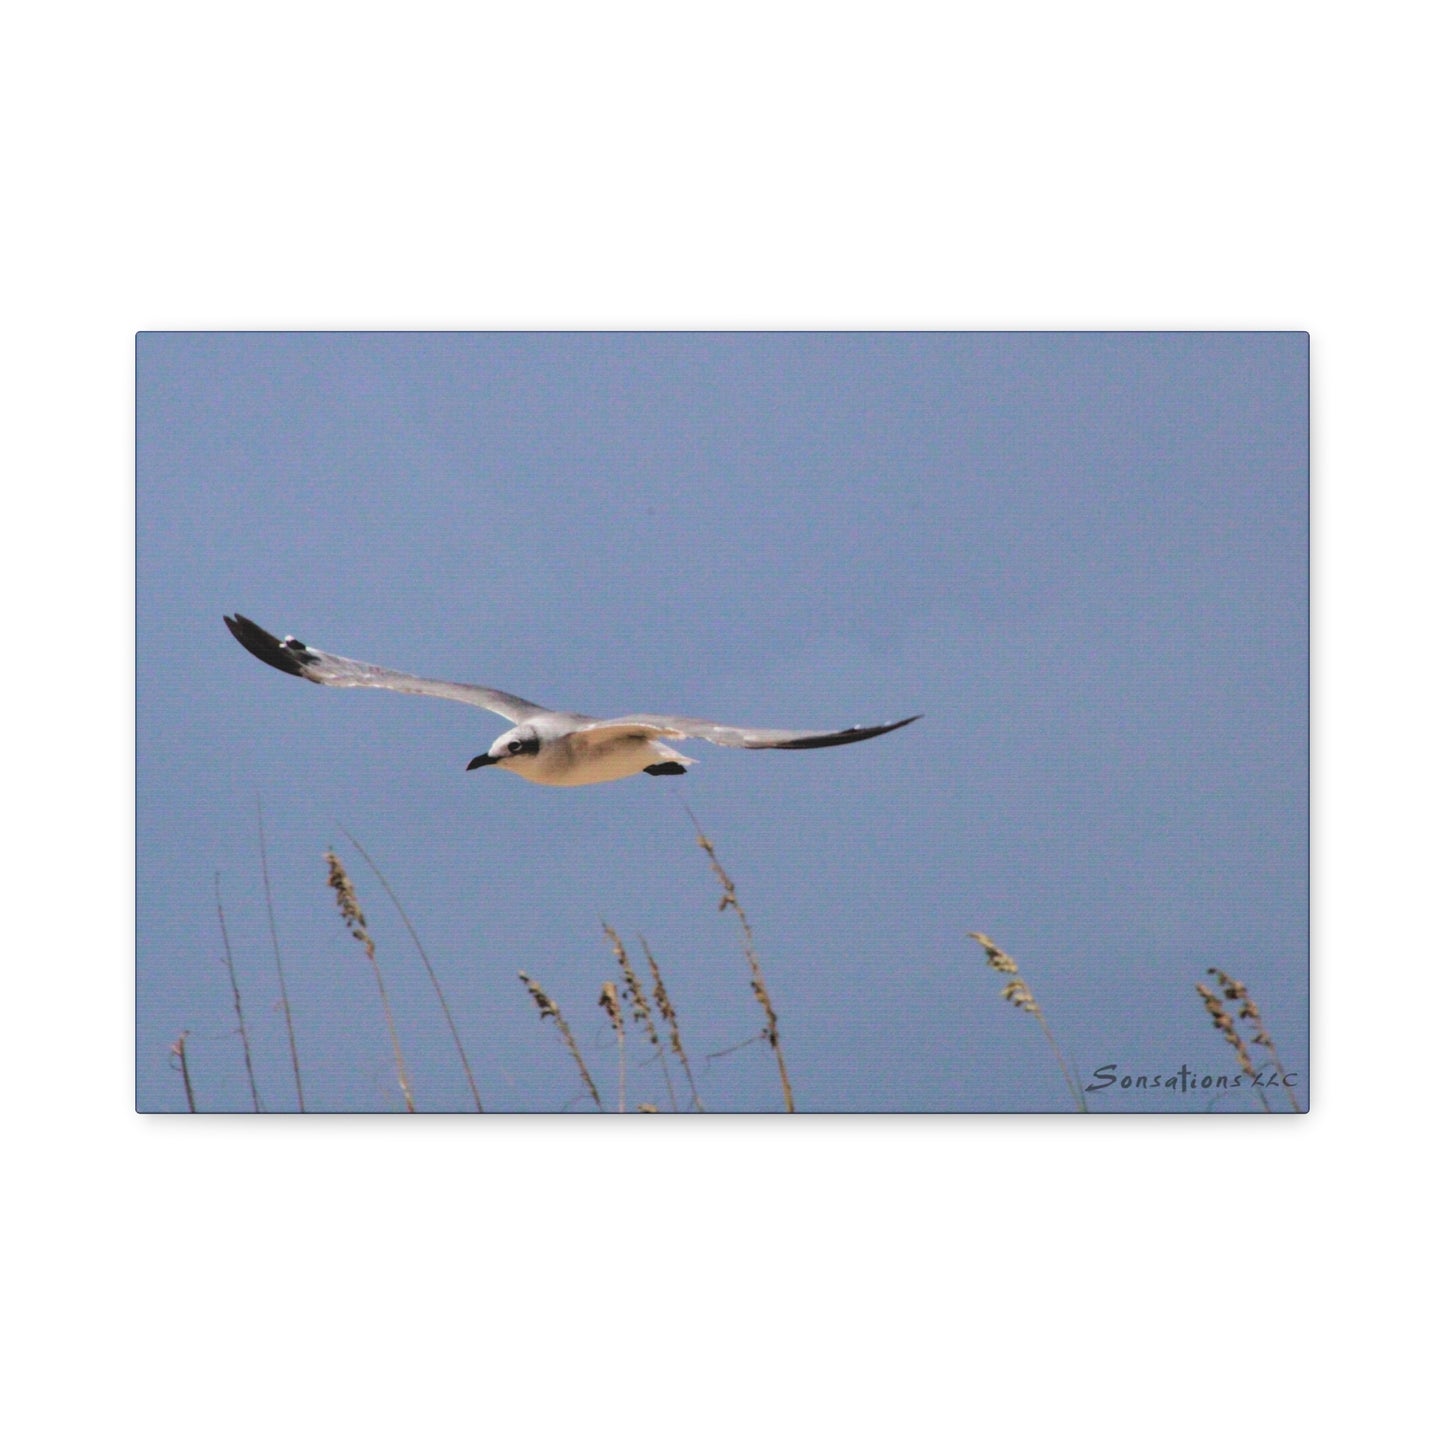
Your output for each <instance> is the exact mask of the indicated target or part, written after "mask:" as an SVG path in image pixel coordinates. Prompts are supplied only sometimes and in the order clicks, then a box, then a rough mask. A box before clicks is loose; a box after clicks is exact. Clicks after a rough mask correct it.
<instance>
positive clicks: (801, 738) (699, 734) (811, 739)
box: [579, 712, 923, 748]
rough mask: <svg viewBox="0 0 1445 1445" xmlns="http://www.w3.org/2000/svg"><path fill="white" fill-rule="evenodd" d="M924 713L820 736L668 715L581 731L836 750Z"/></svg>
mask: <svg viewBox="0 0 1445 1445" xmlns="http://www.w3.org/2000/svg"><path fill="white" fill-rule="evenodd" d="M922 716H923V714H922V713H914V715H913V716H912V717H906V718H904V719H903V720H902V721H901V722H890V723H880V724H879V725H878V726H877V727H851V728H843V729H842V730H841V731H838V732H829V733H818V732H807V731H801V732H799V731H796V730H791V729H788V728H738V727H729V726H728V725H727V724H726V723H715V722H708V721H707V720H706V719H705V718H700V717H672V716H669V715H668V714H666V713H646V712H639V713H632V714H630V715H629V716H627V717H612V718H604V719H599V720H598V721H597V722H594V723H589V724H588V725H587V727H584V728H581V729H579V731H581V732H588V731H590V730H591V729H593V728H623V727H627V726H629V725H631V726H633V727H638V728H644V729H655V730H656V732H657V734H659V735H660V736H662V737H669V738H701V739H702V741H703V742H705V743H716V744H717V746H718V747H720V748H836V747H839V746H841V745H842V744H843V743H861V742H862V741H863V740H864V739H865V738H876V737H878V736H880V735H881V734H883V733H891V732H892V731H893V730H894V728H901V727H906V726H907V725H908V724H909V723H911V722H917V721H918V719H919V718H920V717H922Z"/></svg>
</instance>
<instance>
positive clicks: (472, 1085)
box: [341, 828, 484, 1114]
mask: <svg viewBox="0 0 1445 1445" xmlns="http://www.w3.org/2000/svg"><path fill="white" fill-rule="evenodd" d="M341 831H342V832H343V833H346V836H347V837H348V838H350V839H351V846H352V847H353V848H355V849H356V851H357V852H358V853H360V854H361V856H362V857H363V858H364V859H365V860H366V866H367V867H368V868H370V869H371V871H372V872H373V873H375V874H376V878H377V882H379V883H380V884H381V886H382V887H383V888H384V889H386V896H387V897H388V898H390V899H391V901H392V904H393V906H394V907H395V908H396V911H397V912H398V913H399V914H400V915H401V921H402V922H403V923H404V924H405V925H406V931H407V932H408V933H409V934H411V941H412V942H413V943H414V944H416V951H417V952H418V953H419V954H421V961H422V963H424V964H425V965H426V974H427V977H428V978H429V979H431V986H432V988H433V989H434V990H435V991H436V996H437V1002H438V1003H439V1004H440V1005H441V1006H442V1014H443V1016H444V1017H445V1018H446V1021H447V1028H449V1029H450V1030H451V1034H452V1043H454V1044H455V1045H456V1049H457V1057H458V1058H459V1059H460V1060H461V1061H462V1070H463V1072H464V1073H465V1074H466V1076H467V1087H468V1088H469V1089H470V1090H471V1091H472V1101H473V1103H475V1104H476V1106H477V1113H479V1114H480V1113H483V1112H484V1111H483V1109H482V1096H481V1095H480V1094H479V1093H478V1092H477V1081H476V1080H475V1079H474V1078H473V1077H472V1066H471V1063H470V1061H469V1060H468V1059H467V1051H466V1050H465V1049H464V1048H463V1047H462V1039H461V1035H460V1034H459V1033H458V1032H457V1026H456V1024H455V1022H454V1021H453V1019H452V1011H451V1009H450V1008H448V1007H447V999H446V995H445V994H444V993H443V992H442V986H441V981H440V979H438V978H437V976H436V970H435V969H433V968H432V966H431V959H429V958H428V957H427V956H426V949H424V948H423V947H422V946H421V939H419V938H418V937H417V936H416V929H414V928H413V927H412V926H411V919H410V918H408V917H407V916H406V909H405V908H403V907H402V906H401V899H399V898H398V897H397V896H396V894H395V893H394V892H393V891H392V887H391V884H390V883H388V882H387V881H386V875H385V874H384V873H383V872H382V871H381V869H380V868H378V867H377V866H376V864H375V863H373V862H372V861H371V854H370V853H368V852H367V851H366V849H365V848H363V847H362V846H361V844H360V843H358V842H357V841H356V839H355V838H352V837H351V834H350V833H348V832H347V831H346V829H345V828H343V829H342V830H341Z"/></svg>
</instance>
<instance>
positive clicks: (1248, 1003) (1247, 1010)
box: [1194, 968, 1300, 1114]
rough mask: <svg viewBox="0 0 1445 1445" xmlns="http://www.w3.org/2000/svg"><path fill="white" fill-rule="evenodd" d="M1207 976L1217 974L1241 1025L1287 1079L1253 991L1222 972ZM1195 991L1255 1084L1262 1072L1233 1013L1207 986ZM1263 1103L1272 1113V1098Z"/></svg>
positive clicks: (1292, 1103) (1293, 1102)
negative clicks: (1270, 1104)
mask: <svg viewBox="0 0 1445 1445" xmlns="http://www.w3.org/2000/svg"><path fill="white" fill-rule="evenodd" d="M1205 972H1206V973H1210V974H1213V975H1214V977H1215V978H1216V979H1218V980H1219V986H1220V988H1221V989H1222V990H1223V992H1224V997H1225V998H1226V999H1228V1000H1229V1001H1230V1002H1231V1003H1237V1004H1238V1005H1239V1021H1240V1022H1241V1023H1243V1024H1248V1025H1250V1026H1251V1027H1252V1028H1253V1029H1254V1036H1253V1037H1252V1038H1251V1039H1250V1042H1251V1043H1253V1044H1257V1045H1258V1046H1259V1047H1260V1048H1263V1049H1268V1050H1269V1056H1270V1058H1271V1059H1273V1060H1274V1066H1275V1069H1276V1071H1277V1072H1278V1074H1279V1076H1280V1079H1281V1081H1283V1080H1284V1079H1286V1078H1287V1077H1288V1074H1287V1073H1286V1070H1285V1067H1284V1063H1283V1062H1282V1061H1281V1059H1280V1056H1279V1050H1278V1049H1277V1048H1275V1044H1274V1038H1273V1037H1272V1036H1271V1034H1270V1033H1269V1031H1268V1030H1267V1029H1266V1028H1265V1026H1264V1020H1263V1019H1262V1018H1261V1017H1260V1013H1259V1006H1258V1004H1256V1003H1255V1001H1254V1000H1253V999H1252V998H1250V996H1249V990H1248V989H1247V988H1246V987H1245V986H1244V985H1243V984H1242V983H1241V982H1240V981H1239V980H1238V979H1237V978H1231V977H1230V976H1229V975H1228V974H1227V973H1225V971H1224V970H1223V969H1222V968H1209V969H1206V970H1205ZM1194 987H1195V989H1196V990H1197V991H1198V993H1199V995H1200V997H1201V998H1202V999H1203V1000H1204V1006H1205V1008H1206V1009H1208V1010H1209V1017H1210V1018H1211V1019H1212V1020H1213V1021H1214V1027H1215V1028H1217V1029H1218V1030H1219V1031H1220V1032H1221V1033H1222V1034H1223V1035H1224V1037H1225V1039H1226V1040H1227V1041H1228V1042H1229V1043H1230V1045H1231V1046H1232V1047H1233V1049H1234V1056H1235V1058H1236V1059H1238V1060H1239V1063H1240V1067H1241V1068H1243V1069H1244V1070H1245V1071H1246V1072H1247V1073H1248V1074H1249V1076H1250V1079H1251V1080H1253V1079H1255V1078H1257V1077H1258V1075H1259V1070H1258V1069H1257V1068H1256V1067H1255V1065H1254V1063H1253V1061H1252V1060H1251V1058H1250V1054H1249V1050H1248V1049H1247V1048H1246V1047H1245V1044H1244V1041H1243V1039H1241V1037H1240V1035H1239V1030H1238V1029H1236V1028H1235V1027H1234V1023H1233V1021H1232V1020H1231V1019H1230V1016H1229V1010H1228V1009H1226V1008H1225V1006H1224V1005H1223V1003H1221V1002H1220V1000H1219V998H1218V996H1217V995H1216V994H1215V993H1213V992H1212V991H1211V990H1210V989H1209V988H1208V987H1207V986H1206V985H1205V984H1202V983H1197V984H1195V985H1194ZM1284 1091H1285V1093H1286V1094H1287V1095H1288V1096H1289V1102H1290V1107H1291V1108H1293V1109H1294V1111H1295V1113H1296V1114H1298V1113H1299V1112H1300V1106H1299V1100H1298V1099H1297V1098H1295V1093H1294V1090H1293V1089H1292V1088H1290V1086H1289V1084H1287V1083H1286V1084H1285V1085H1284ZM1260 1099H1261V1101H1262V1102H1263V1104H1264V1107H1265V1108H1266V1109H1269V1096H1268V1095H1267V1094H1263V1093H1262V1094H1261V1095H1260ZM1270 1112H1271V1113H1272V1112H1273V1110H1270Z"/></svg>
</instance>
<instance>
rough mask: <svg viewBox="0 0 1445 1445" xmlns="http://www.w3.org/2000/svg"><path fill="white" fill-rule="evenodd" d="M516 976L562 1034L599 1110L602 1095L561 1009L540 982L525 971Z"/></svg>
mask: <svg viewBox="0 0 1445 1445" xmlns="http://www.w3.org/2000/svg"><path fill="white" fill-rule="evenodd" d="M517 977H518V978H520V979H521V980H522V982H523V983H524V984H525V985H526V987H527V992H528V993H529V994H531V995H532V1002H533V1003H534V1004H536V1005H537V1012H538V1013H539V1014H541V1016H542V1017H543V1018H544V1019H551V1020H552V1022H553V1023H555V1024H556V1025H557V1032H558V1033H560V1034H561V1035H562V1041H563V1043H565V1044H566V1045H567V1052H568V1053H570V1054H571V1055H572V1062H573V1063H575V1064H576V1065H577V1072H578V1073H579V1074H581V1075H582V1082H583V1083H584V1084H586V1085H587V1092H588V1093H589V1094H591V1095H592V1102H593V1103H594V1104H596V1105H597V1108H598V1110H599V1111H600V1110H601V1108H602V1095H601V1094H599V1093H598V1092H597V1085H596V1084H594V1083H593V1082H592V1075H591V1074H589V1073H588V1072H587V1065H586V1064H585V1063H583V1061H582V1051H581V1049H579V1048H578V1047H577V1040H576V1039H574V1038H573V1037H572V1030H571V1029H570V1028H568V1027H567V1020H566V1019H564V1018H563V1017H562V1010H561V1009H559V1008H558V1007H557V1005H556V1004H555V1003H553V1002H552V1000H551V999H550V998H549V997H548V996H547V994H546V993H545V992H544V990H543V988H542V986H541V984H538V983H533V982H532V980H531V979H530V978H528V977H527V975H526V974H525V973H519V974H518V975H517Z"/></svg>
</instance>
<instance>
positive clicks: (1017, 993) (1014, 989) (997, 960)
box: [968, 933, 1088, 1114]
mask: <svg viewBox="0 0 1445 1445" xmlns="http://www.w3.org/2000/svg"><path fill="white" fill-rule="evenodd" d="M968 936H969V937H970V938H972V939H975V940H977V942H978V944H979V946H980V947H981V948H982V949H983V951H984V953H985V954H986V955H987V957H988V966H989V967H990V968H991V969H993V970H994V971H995V972H996V973H1001V974H1003V975H1004V976H1005V977H1006V978H1007V979H1008V982H1007V983H1006V984H1004V986H1003V989H1002V994H1003V998H1004V1000H1005V1002H1007V1003H1011V1004H1012V1005H1013V1006H1014V1007H1015V1008H1017V1009H1022V1010H1023V1011H1024V1012H1025V1013H1026V1014H1032V1015H1033V1016H1034V1017H1035V1018H1036V1019H1037V1020H1038V1021H1039V1027H1040V1028H1041V1029H1042V1030H1043V1031H1044V1037H1045V1038H1046V1039H1047V1040H1048V1041H1049V1047H1050V1048H1051V1049H1052V1050H1053V1051H1054V1057H1055V1058H1056V1059H1057V1060H1058V1061H1059V1072H1060V1073H1061V1074H1063V1076H1064V1083H1065V1085H1067V1087H1068V1090H1069V1094H1070V1096H1071V1097H1072V1098H1073V1101H1074V1104H1075V1106H1076V1107H1077V1108H1078V1110H1079V1112H1080V1113H1081V1114H1086V1113H1088V1105H1087V1103H1086V1102H1085V1100H1084V1093H1083V1090H1082V1089H1080V1088H1079V1086H1078V1084H1077V1083H1076V1082H1075V1080H1074V1078H1073V1075H1071V1074H1070V1073H1069V1066H1068V1064H1066V1063H1065V1062H1064V1053H1063V1050H1062V1049H1061V1048H1059V1045H1058V1041H1057V1040H1056V1039H1055V1038H1054V1035H1053V1030H1052V1029H1050V1028H1049V1025H1048V1021H1047V1020H1046V1019H1045V1018H1044V1011H1043V1010H1042V1009H1041V1008H1040V1007H1039V1001H1038V999H1036V998H1035V997H1034V991H1033V989H1031V988H1030V987H1029V986H1028V984H1027V983H1025V982H1024V980H1023V978H1022V976H1021V975H1020V974H1019V966H1018V964H1017V963H1016V962H1014V960H1013V959H1012V958H1010V957H1009V955H1008V954H1006V953H1005V952H1004V951H1003V949H1001V948H1000V947H999V946H998V944H996V943H995V942H994V941H993V939H991V938H990V937H989V936H988V934H986V933H970V934H969V935H968Z"/></svg>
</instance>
